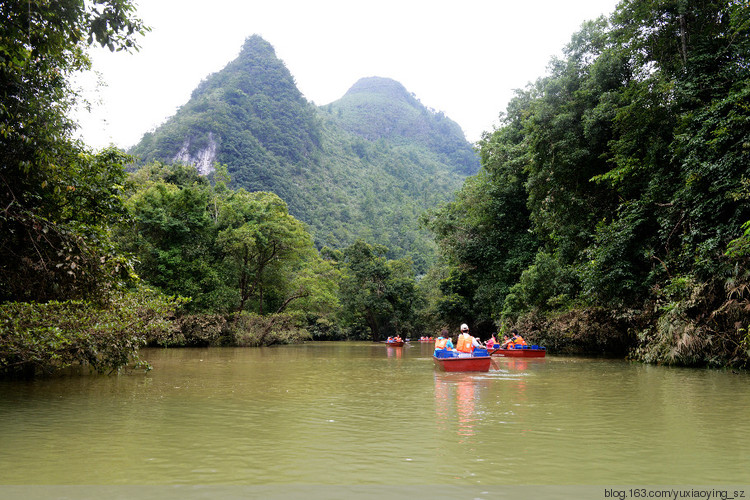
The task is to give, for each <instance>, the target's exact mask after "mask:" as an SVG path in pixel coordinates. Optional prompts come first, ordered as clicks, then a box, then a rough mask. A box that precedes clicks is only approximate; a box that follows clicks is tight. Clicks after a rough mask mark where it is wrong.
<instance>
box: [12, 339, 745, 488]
mask: <svg viewBox="0 0 750 500" xmlns="http://www.w3.org/2000/svg"><path fill="white" fill-rule="evenodd" d="M431 353H432V346H431V345H430V344H420V343H411V345H408V344H407V345H406V346H404V347H403V348H390V347H386V346H385V345H383V344H373V343H359V342H357V343H349V342H346V343H345V342H338V343H336V342H331V343H325V342H323V343H318V342H312V343H307V344H303V345H292V346H278V347H270V348H245V349H242V348H210V349H146V350H144V351H143V357H144V358H145V359H147V360H149V362H150V363H151V364H152V365H153V367H154V369H153V370H152V371H150V372H148V373H143V372H130V373H125V374H121V375H118V376H82V377H81V376H69V377H59V378H52V379H41V380H35V381H30V382H19V381H2V382H0V422H2V427H0V484H2V485H5V486H3V487H0V496H3V495H2V493H3V492H5V493H6V494H8V495H11V496H12V494H15V493H17V494H19V495H21V494H22V495H24V497H25V498H29V495H30V494H31V496H32V497H33V494H36V493H38V494H39V495H41V496H39V498H49V497H48V496H46V495H47V494H51V492H52V491H66V490H65V489H63V490H59V489H57V490H52V489H50V488H49V487H45V485H56V486H59V487H65V486H68V487H77V486H78V485H99V486H102V487H103V486H120V487H128V486H135V485H139V486H141V487H143V486H149V485H150V486H157V485H158V486H160V487H165V486H171V487H172V489H169V490H168V494H166V496H174V497H176V498H183V497H185V495H184V493H185V491H186V490H185V489H184V488H186V487H188V488H190V489H189V491H191V492H195V487H196V486H198V485H203V486H205V487H210V486H211V485H214V486H217V487H218V486H221V487H231V486H240V487H242V486H252V487H253V488H255V489H256V490H254V491H255V493H258V491H257V488H259V487H262V488H267V490H266V492H267V493H268V495H265V496H267V497H269V498H271V497H273V495H272V493H281V492H287V493H288V492H290V491H291V492H294V491H296V490H295V488H297V489H299V493H300V497H302V498H303V497H305V495H306V496H307V497H309V496H310V493H311V492H312V491H315V490H316V489H318V490H321V489H322V490H321V491H322V493H321V497H328V496H327V495H326V492H327V491H329V490H327V489H326V488H329V487H337V488H340V487H342V486H344V485H345V486H346V487H349V488H350V490H348V493H347V494H346V495H345V496H341V498H356V497H362V498H365V497H367V498H370V496H367V495H371V494H373V491H374V488H375V487H378V488H382V487H392V488H396V490H394V491H395V492H399V491H400V492H402V493H404V492H409V494H408V497H409V498H417V497H419V496H420V495H419V494H418V493H417V492H419V491H422V492H426V491H427V490H425V487H429V488H432V489H433V490H434V489H435V488H436V486H438V485H439V486H441V487H444V488H447V490H450V489H453V490H455V489H456V488H463V487H471V488H472V489H473V491H476V492H478V493H476V494H473V496H471V498H482V496H481V495H482V494H483V493H482V492H484V494H487V495H489V496H488V498H497V497H492V496H491V494H490V492H491V490H492V489H493V488H495V487H498V486H503V487H515V486H517V487H529V486H528V485H536V486H539V487H544V486H552V485H554V486H562V487H564V486H575V485H588V486H590V487H595V488H596V489H595V490H594V491H602V492H603V493H601V495H600V497H601V498H605V494H604V489H605V488H608V487H611V486H612V487H613V486H615V485H649V486H650V487H653V486H654V485H692V486H694V487H699V488H709V487H711V486H712V485H727V484H733V485H738V484H739V485H743V484H750V480H749V479H750V432H749V431H750V418H748V409H749V408H750V390H748V389H749V388H750V384H749V383H750V377H749V376H748V374H745V373H740V374H736V373H732V372H731V371H718V370H706V369H685V368H668V367H662V366H649V365H643V364H637V363H629V362H626V361H622V360H611V359H592V358H578V357H559V356H553V355H549V356H547V357H546V358H544V359H529V360H521V359H504V358H500V359H498V360H497V361H496V365H497V366H496V367H495V368H493V369H491V370H490V371H489V372H487V373H444V372H440V371H439V370H437V369H436V368H435V367H434V366H433V362H432V359H431ZM29 485H37V488H36V489H33V488H28V487H27V486H29ZM180 487H181V488H182V489H180ZM3 488H5V489H4V490H3ZM175 488H177V489H175ZM290 488H291V490H290ZM358 488H359V489H358ZM361 488H364V489H361ZM368 488H370V489H368ZM444 488H441V491H442V490H443V489H444ZM447 490H446V491H447ZM113 491H128V490H127V489H122V488H121V489H120V490H117V489H115V490H113ZM145 491H151V490H145ZM154 491H156V490H154ZM358 491H360V492H361V493H360V494H358V493H357V492H358ZM412 491H413V492H414V493H412ZM535 491H540V490H535ZM613 491H614V490H613ZM19 492H20V493H19ZM175 492H181V493H180V494H179V495H178V494H176V493H175ZM79 493H80V492H79ZM143 493H144V492H140V494H139V496H141V497H143V496H144V495H143ZM434 493H435V491H432V493H431V494H430V495H427V494H426V493H425V495H424V496H425V498H433V497H434ZM526 493H527V495H525V496H527V497H528V496H529V495H528V493H530V492H529V491H526ZM568 493H570V491H568ZM477 495H478V496H477ZM747 495H748V496H750V490H748V491H747ZM79 496H80V495H79ZM110 496H111V492H110ZM158 496H159V497H160V498H163V497H164V496H165V492H164V491H162V492H161V493H160V494H159V495H158ZM261 496H264V495H261ZM391 496H392V495H391ZM610 496H611V495H610ZM289 497H294V495H293V494H292V495H291V496H289ZM547 497H549V496H547ZM206 498H208V496H207V497H206Z"/></svg>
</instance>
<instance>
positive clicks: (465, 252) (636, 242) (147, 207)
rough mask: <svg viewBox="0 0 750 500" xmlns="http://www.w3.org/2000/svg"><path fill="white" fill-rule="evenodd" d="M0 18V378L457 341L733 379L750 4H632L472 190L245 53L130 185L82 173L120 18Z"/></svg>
mask: <svg viewBox="0 0 750 500" xmlns="http://www.w3.org/2000/svg"><path fill="white" fill-rule="evenodd" d="M0 19H2V20H3V23H2V27H0V34H1V35H2V40H3V43H2V49H1V50H2V51H1V52H0V88H2V92H3V94H2V106H0V115H1V117H2V125H1V127H2V129H0V155H2V163H1V164H0V183H1V185H0V202H2V205H1V207H2V208H1V210H2V211H1V212H0V235H2V238H1V239H0V371H2V372H4V373H24V374H33V373H36V372H39V371H53V370H55V369H59V368H61V367H66V366H70V365H74V364H84V365H88V366H90V367H91V368H93V369H95V370H97V371H101V372H107V371H117V370H119V369H121V368H123V367H125V366H128V365H132V364H134V363H135V364H139V363H140V360H139V359H138V354H137V353H138V348H139V347H140V346H142V345H146V344H149V343H151V344H158V345H244V346H256V345H270V344H274V343H283V342H298V341H300V340H305V339H371V340H379V339H381V338H383V337H385V336H387V335H390V334H393V333H400V334H402V335H406V336H410V335H411V336H415V335H421V334H422V333H424V332H427V333H432V332H434V331H436V330H437V329H439V328H442V327H444V326H447V327H451V328H455V326H456V325H458V324H459V323H462V322H467V323H469V324H470V325H471V326H472V328H473V330H474V333H475V334H479V335H480V337H482V338H485V337H488V336H489V334H490V333H491V332H495V331H497V330H498V329H500V330H503V329H506V328H510V327H515V328H517V329H518V330H519V331H520V332H521V333H522V334H523V335H524V336H525V337H528V338H529V339H531V340H533V341H534V342H535V343H541V344H545V345H546V346H547V347H548V348H549V349H550V350H552V351H553V352H588V353H607V354H613V355H618V356H628V357H630V358H632V359H637V360H641V361H645V362H654V363H670V364H679V365H696V366H733V367H746V366H747V363H748V351H749V349H750V336H749V335H748V331H747V325H748V320H750V276H749V275H748V271H749V268H748V263H749V262H748V259H749V258H750V222H749V221H750V205H749V204H748V198H750V180H749V178H748V165H749V164H750V161H749V160H750V108H748V104H747V103H748V102H750V99H749V98H748V97H750V96H749V95H748V94H750V9H748V8H747V4H746V2H739V1H732V0H724V1H716V2H708V1H706V2H687V1H684V0H660V1H658V2H645V1H643V0H627V1H623V2H622V3H621V4H620V5H619V6H618V7H617V9H616V11H615V12H614V13H613V14H612V15H611V16H610V17H609V18H608V19H605V18H601V19H597V20H594V21H589V22H586V23H584V24H583V25H582V28H581V30H580V31H579V32H577V33H575V34H574V35H573V37H572V39H571V42H570V44H569V45H568V46H567V47H566V48H565V52H564V57H563V58H561V59H555V60H553V61H552V62H551V64H550V70H549V74H548V75H546V76H544V77H541V78H539V79H538V80H537V81H536V82H534V83H532V84H530V85H529V86H527V87H526V88H525V89H522V90H519V91H517V93H516V96H515V98H514V99H513V100H512V101H511V102H510V103H509V105H508V107H507V109H506V111H505V112H504V113H503V114H502V115H501V118H502V122H501V125H500V126H499V127H498V128H496V129H495V130H493V131H491V132H486V133H485V134H484V136H483V138H482V139H481V141H480V142H479V143H478V145H477V150H478V153H479V159H480V161H481V169H480V170H479V171H478V172H477V171H476V168H475V167H474V166H472V160H471V158H473V153H471V152H467V149H466V148H465V147H464V146H465V144H464V143H465V140H463V134H461V133H460V129H458V127H457V126H456V125H455V123H453V122H452V121H450V120H449V119H448V118H447V117H444V116H442V115H441V114H440V113H435V112H433V111H431V110H427V109H425V108H424V107H423V106H421V104H420V103H419V102H418V100H417V99H416V98H415V97H414V96H412V95H410V94H409V93H408V92H406V90H405V89H404V88H403V87H402V86H401V85H400V84H398V83H397V82H393V81H392V80H387V79H379V78H368V79H363V80H361V81H360V82H357V84H355V85H354V86H353V87H352V89H351V90H350V91H349V92H348V93H347V94H346V95H345V96H344V97H343V98H342V99H341V100H339V101H336V102H334V103H331V104H330V105H327V106H325V107H323V108H316V107H315V106H314V105H312V104H310V103H308V102H307V101H305V100H304V98H303V97H302V96H301V94H300V93H299V91H298V90H297V89H296V86H295V85H294V83H293V79H292V78H291V75H289V73H288V71H287V70H286V68H285V67H284V66H283V63H281V62H280V61H278V60H277V59H276V58H275V55H274V54H273V49H272V48H271V47H270V45H268V44H267V43H266V42H265V41H263V40H262V39H260V38H259V37H250V38H249V39H248V41H247V42H246V44H245V47H244V48H243V52H242V54H241V55H240V57H239V58H238V59H237V60H236V61H233V62H232V63H230V64H229V65H228V66H227V68H225V69H224V70H222V71H220V72H219V73H216V74H214V75H211V76H210V77H209V78H207V79H206V81H204V82H203V83H202V84H201V85H200V86H199V87H198V88H197V89H196V91H195V92H194V94H193V97H192V98H191V100H190V102H188V103H187V104H186V105H185V106H184V107H183V108H182V109H181V110H180V111H179V112H178V113H177V115H176V116H175V117H174V119H172V120H169V121H168V122H167V123H165V125H164V126H163V127H161V128H160V129H158V130H156V131H155V132H154V133H152V134H148V135H147V136H145V137H144V140H143V142H142V143H141V144H140V145H139V146H138V147H137V148H136V149H134V150H133V151H132V152H131V153H135V154H137V155H139V156H140V158H136V157H134V156H131V155H128V154H125V153H124V152H122V151H118V150H116V149H114V148H108V149H105V150H102V151H92V150H91V149H90V148H88V147H87V146H86V145H85V144H81V143H80V142H78V141H76V140H74V139H73V131H74V130H75V128H76V124H75V123H74V122H72V121H71V120H70V119H69V118H68V115H69V111H70V109H71V107H72V106H73V104H74V103H75V102H76V101H77V99H78V98H79V97H78V96H77V95H76V93H75V91H74V89H73V88H72V87H71V85H70V83H69V81H70V77H71V75H72V74H74V73H75V72H77V71H81V70H85V69H88V67H89V66H90V63H89V60H88V58H87V56H86V48H87V47H88V46H89V45H90V44H93V43H98V44H101V45H102V46H107V47H109V48H110V49H111V50H136V49H137V39H138V37H139V36H141V35H143V34H145V33H146V32H147V31H148V29H147V28H146V27H145V26H144V25H143V24H142V22H141V21H140V20H139V19H138V18H137V15H136V13H135V9H134V6H133V4H132V3H131V2H130V1H128V0H107V1H105V2H103V3H102V4H98V6H97V7H94V6H90V5H88V4H86V3H85V2H83V1H81V0H62V1H59V2H54V3H43V4H42V3H33V2H32V3H28V2H19V1H16V2H4V3H2V4H1V5H0ZM237 123H240V124H244V125H242V126H239V125H237ZM462 141H463V142H462ZM228 146H231V147H228ZM232 155H239V156H236V157H234V156H232ZM201 159H202V160H201ZM203 160H205V161H203ZM192 163H196V164H197V165H198V168H197V169H196V168H195V167H194V166H192V165H190V164H192ZM134 166H137V168H133V167H134ZM126 168H127V170H126ZM206 174H207V175H206ZM467 175H468V176H469V177H468V178H467V177H466V176H467ZM464 178H465V179H466V180H465V182H463V186H462V187H460V186H461V180H462V179H464ZM451 186H454V187H451ZM396 187H398V189H396ZM459 187H460V189H459ZM452 189H458V191H457V192H455V193H453V192H452ZM321 200H328V201H327V202H326V204H323V202H322V201H321ZM324 212H325V213H324ZM418 222H419V223H421V227H418Z"/></svg>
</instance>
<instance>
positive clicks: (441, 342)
mask: <svg viewBox="0 0 750 500" xmlns="http://www.w3.org/2000/svg"><path fill="white" fill-rule="evenodd" d="M447 345H448V339H445V338H439V339H437V340H436V341H435V349H445V348H446V346H447Z"/></svg>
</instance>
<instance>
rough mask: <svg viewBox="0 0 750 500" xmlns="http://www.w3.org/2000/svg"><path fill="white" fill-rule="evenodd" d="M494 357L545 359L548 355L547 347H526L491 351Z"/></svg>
mask: <svg viewBox="0 0 750 500" xmlns="http://www.w3.org/2000/svg"><path fill="white" fill-rule="evenodd" d="M490 353H491V355H492V356H503V357H506V358H543V357H544V356H546V355H547V348H546V347H539V346H538V345H535V346H525V347H516V348H515V349H495V350H494V351H490Z"/></svg>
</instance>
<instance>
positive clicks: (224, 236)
mask: <svg viewBox="0 0 750 500" xmlns="http://www.w3.org/2000/svg"><path fill="white" fill-rule="evenodd" d="M219 228H220V231H219V234H218V237H217V244H218V245H219V246H220V247H221V249H222V250H223V251H224V253H225V255H226V256H227V259H228V260H229V262H230V263H231V265H232V270H233V274H234V276H235V279H236V280H237V281H236V282H237V286H238V290H239V304H238V306H237V311H243V310H244V309H245V306H246V304H247V303H248V301H249V300H251V299H254V300H255V308H256V310H257V312H258V313H259V314H261V315H262V314H264V311H265V309H264V307H265V303H266V301H267V298H266V293H267V292H268V291H269V290H273V288H274V286H275V285H276V284H277V283H278V282H279V281H280V276H281V273H282V272H283V271H284V270H285V269H287V268H288V266H290V265H294V264H296V263H297V262H299V261H300V260H301V259H302V258H303V257H304V256H306V255H309V254H310V252H312V251H313V246H312V238H311V237H310V234H309V233H308V232H307V230H306V229H305V226H304V225H303V224H302V223H301V222H300V221H298V220H297V219H295V218H294V217H292V216H291V215H289V212H288V210H287V205H286V203H284V201H282V200H281V198H279V197H278V196H276V195H275V194H273V193H266V192H262V191H259V192H255V193H248V192H247V191H245V190H243V189H241V190H239V191H236V192H234V193H233V194H232V195H230V196H229V197H228V198H227V200H226V202H225V204H224V205H223V206H222V207H221V210H220V214H219Z"/></svg>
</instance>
